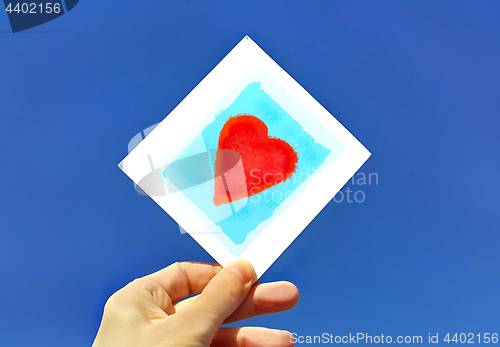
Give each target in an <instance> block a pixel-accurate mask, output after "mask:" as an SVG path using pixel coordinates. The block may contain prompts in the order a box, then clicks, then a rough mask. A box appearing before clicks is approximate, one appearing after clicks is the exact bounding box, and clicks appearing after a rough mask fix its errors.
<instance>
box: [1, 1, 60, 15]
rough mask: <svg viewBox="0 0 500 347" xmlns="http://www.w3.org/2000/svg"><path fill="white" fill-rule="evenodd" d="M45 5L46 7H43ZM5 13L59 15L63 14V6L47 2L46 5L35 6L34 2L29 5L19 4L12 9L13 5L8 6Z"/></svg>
mask: <svg viewBox="0 0 500 347" xmlns="http://www.w3.org/2000/svg"><path fill="white" fill-rule="evenodd" d="M43 5H45V7H44V6H43ZM5 11H7V12H9V13H12V12H17V13H21V12H22V13H44V12H45V13H59V12H61V4H59V3H55V4H52V3H50V2H47V3H45V4H35V3H34V2H32V3H30V4H28V3H26V2H25V3H23V4H20V3H17V4H16V6H15V7H14V8H12V4H10V3H9V4H8V5H7V8H6V9H5Z"/></svg>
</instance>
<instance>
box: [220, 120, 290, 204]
mask: <svg viewBox="0 0 500 347" xmlns="http://www.w3.org/2000/svg"><path fill="white" fill-rule="evenodd" d="M218 148H219V151H218V154H217V158H216V160H215V176H216V177H218V178H219V177H220V178H221V179H216V180H215V194H214V199H213V201H214V204H215V205H217V206H220V205H222V204H226V203H228V202H231V201H236V200H238V199H241V198H244V197H250V196H252V195H255V194H258V193H260V192H262V191H263V190H266V189H268V188H271V187H272V186H274V185H276V184H279V183H282V182H284V181H286V180H287V179H288V178H290V177H291V176H292V175H293V173H294V172H295V170H296V169H297V162H298V156H297V153H296V152H295V150H294V149H293V148H292V146H290V145H289V144H288V143H287V142H286V141H283V140H281V139H277V138H273V137H269V136H268V129H267V126H266V124H265V123H264V122H263V121H262V120H260V119H259V118H257V117H255V116H252V115H249V114H241V115H237V116H234V117H230V118H229V119H228V121H227V122H226V124H224V127H223V128H222V130H221V132H220V135H219V146H218ZM224 149H228V150H232V151H236V152H237V153H239V155H240V157H241V161H242V164H243V171H244V174H245V177H244V180H243V177H241V173H240V174H239V176H240V177H237V176H238V175H235V174H234V173H233V174H225V172H226V171H225V170H224V169H225V168H226V167H227V165H226V164H225V161H226V160H225V158H224V155H219V153H220V152H223V151H220V150H224ZM240 172H241V171H240ZM241 182H246V184H241Z"/></svg>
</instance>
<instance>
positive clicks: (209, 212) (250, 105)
mask: <svg viewBox="0 0 500 347" xmlns="http://www.w3.org/2000/svg"><path fill="white" fill-rule="evenodd" d="M241 114H249V115H253V116H255V117H257V118H259V119H260V120H262V121H263V122H264V123H265V124H266V125H267V127H268V134H269V136H270V137H274V138H279V139H282V140H284V141H286V142H287V143H288V144H290V145H291V146H292V147H293V149H294V150H295V152H296V153H297V155H298V164H297V170H296V171H295V173H294V174H293V175H292V176H291V177H290V178H289V179H288V180H286V181H284V182H282V183H279V184H277V185H274V186H272V187H271V188H269V189H266V190H264V191H262V192H260V193H258V194H256V195H253V196H250V197H248V198H247V199H245V201H241V200H238V201H234V202H230V205H232V206H229V207H228V206H227V205H223V206H215V204H214V202H213V196H214V184H213V181H212V182H210V183H208V184H202V185H196V186H194V187H191V188H188V189H185V190H182V191H181V193H182V194H183V195H184V196H185V197H187V198H188V199H189V200H190V201H191V202H192V203H194V204H195V205H196V206H197V207H198V208H199V209H200V210H201V211H202V213H203V214H205V216H206V217H207V218H208V220H210V221H212V222H213V223H214V226H212V228H211V230H213V231H214V232H215V234H216V235H219V236H221V239H223V240H226V242H224V243H225V245H226V247H227V248H228V249H229V250H230V251H231V252H232V253H233V254H235V253H240V252H241V251H242V249H243V248H242V247H235V246H237V245H242V244H243V243H244V242H245V240H246V239H247V238H248V236H249V234H250V233H251V232H252V231H254V230H256V228H257V227H258V226H259V225H260V224H261V223H263V222H265V221H268V222H270V221H272V219H273V218H275V217H276V216H277V215H278V214H279V213H280V211H279V207H280V205H282V204H283V203H284V202H285V201H286V200H287V199H292V198H291V197H290V195H291V194H292V193H293V192H294V191H295V190H296V189H297V188H299V187H300V186H301V185H304V184H307V181H308V178H310V176H311V175H312V174H313V173H314V172H315V171H316V170H318V168H319V167H320V166H321V165H322V164H323V162H324V161H325V159H326V158H327V157H328V155H330V154H334V156H335V157H338V156H339V155H340V154H341V153H342V151H343V150H344V148H345V146H344V145H343V144H342V143H340V142H338V141H337V143H336V144H337V145H336V146H335V147H334V148H325V147H324V146H323V145H321V144H320V143H318V142H317V141H316V140H315V139H314V138H313V137H312V136H311V135H309V134H308V133H307V131H305V130H304V129H303V127H302V126H301V125H300V124H299V123H298V122H297V121H296V120H295V119H294V118H293V117H292V116H290V115H289V114H288V113H287V112H286V111H285V110H284V109H283V108H282V107H281V106H280V105H279V104H278V103H277V102H276V101H275V100H273V98H271V97H270V96H269V94H267V93H266V91H265V90H264V89H263V88H262V86H261V83H259V82H253V83H250V84H249V85H248V86H246V88H245V89H244V90H243V91H242V92H241V93H240V94H239V95H238V96H237V98H236V100H235V101H234V102H233V103H232V104H231V105H230V106H229V107H227V108H226V109H224V110H221V111H220V112H219V113H218V114H217V115H216V116H215V119H214V120H213V122H211V123H210V124H209V125H207V126H206V127H205V128H204V129H203V130H202V131H201V133H200V135H199V136H198V137H197V138H196V139H195V140H194V141H193V142H192V143H191V144H190V145H188V146H187V147H186V149H185V150H184V151H183V152H182V154H181V155H179V156H178V157H177V158H176V160H179V159H181V158H186V157H188V156H189V155H191V154H193V153H196V152H200V150H210V149H217V148H218V141H219V134H220V132H221V130H222V127H223V126H224V124H225V123H226V122H227V120H228V119H229V118H230V117H234V116H237V115H241ZM200 144H202V145H201V146H200ZM332 151H333V152H334V153H332ZM166 170H168V168H167V169H166ZM191 172H192V174H193V175H204V174H206V172H204V171H203V170H201V171H200V170H196V169H194V168H193V170H192V171H191ZM179 174H180V173H179ZM182 174H184V173H182ZM212 174H213V168H212ZM167 175H169V176H172V175H175V173H172V172H168V174H167ZM174 179H175V178H174ZM178 179H183V178H181V177H178ZM192 180H196V178H192ZM201 181H204V180H201ZM241 204H243V206H241ZM235 205H236V206H235ZM238 205H239V206H238ZM229 208H230V210H231V211H230V212H229ZM215 226H217V227H218V228H216V227H215ZM219 230H220V231H222V233H224V234H225V235H226V236H227V237H228V238H229V240H230V241H231V242H227V239H226V238H225V237H223V236H222V235H220V232H217V231H219ZM253 236H254V237H256V236H258V235H253ZM231 243H233V244H231ZM235 255H236V254H235Z"/></svg>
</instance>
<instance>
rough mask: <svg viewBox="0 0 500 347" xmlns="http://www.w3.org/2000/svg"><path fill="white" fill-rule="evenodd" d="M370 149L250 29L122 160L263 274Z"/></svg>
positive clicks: (191, 223) (149, 188) (160, 199)
mask: <svg viewBox="0 0 500 347" xmlns="http://www.w3.org/2000/svg"><path fill="white" fill-rule="evenodd" d="M369 156H370V152H368V150H367V149H366V148H365V147H364V146H363V145H362V144H361V143H360V142H359V141H358V140H357V139H356V138H355V137H354V136H353V135H351V133H349V131H347V130H346V129H345V128H344V127H343V126H342V125H341V124H340V123H339V122H338V121H337V120H336V119H335V118H334V117H333V116H332V115H331V114H330V113H329V112H328V111H327V110H326V109H325V108H324V107H323V106H321V105H320V104H319V103H318V102H317V101H316V100H315V99H314V98H313V97H312V96H311V95H310V94H309V93H308V92H307V91H306V90H305V89H304V88H302V87H301V86H300V85H299V84H298V83H297V82H296V81H295V80H294V79H293V78H292V77H290V75H288V74H287V73H286V71H284V70H283V69H282V68H281V67H280V66H279V65H278V64H277V63H276V62H274V61H273V60H272V59H271V58H270V57H269V56H268V55H267V54H266V53H265V52H264V51H263V50H262V49H261V48H260V47H259V46H258V45H257V44H256V43H255V42H254V41H252V40H251V39H250V38H249V37H248V36H246V37H245V38H243V40H241V41H240V43H238V45H236V47H234V48H233V49H232V50H231V52H230V53H229V54H228V55H227V56H226V57H225V58H224V59H223V60H222V61H221V62H220V63H219V64H218V65H217V66H216V67H215V68H214V69H213V70H212V71H211V72H210V73H209V74H208V75H207V76H206V77H205V78H204V79H203V80H202V81H201V82H200V83H199V84H198V85H197V86H196V88H194V89H193V90H192V91H191V93H189V95H188V96H186V98H185V99H184V100H182V102H181V103H180V104H179V105H178V106H177V107H176V108H175V109H174V110H173V111H172V112H171V113H170V114H169V115H168V116H167V117H166V118H165V119H164V120H163V121H161V122H160V123H159V124H158V125H157V126H156V128H154V129H153V130H152V131H151V133H150V134H149V135H148V136H147V137H146V138H145V139H144V140H143V141H142V142H140V143H139V144H138V145H137V147H135V148H134V149H133V150H132V151H131V152H130V153H129V154H128V155H127V157H126V158H125V159H123V161H122V162H121V163H120V164H119V167H120V168H121V169H122V170H123V172H125V174H127V175H128V176H129V177H130V178H131V179H132V180H133V181H134V182H135V183H136V184H137V185H138V186H139V187H140V188H141V189H142V190H143V191H144V192H145V193H147V194H148V195H149V196H150V197H151V198H152V199H153V200H154V201H155V202H156V203H157V204H158V205H159V206H160V207H161V208H162V209H163V210H164V211H165V212H167V213H168V214H169V215H170V216H171V217H172V218H173V219H174V220H175V221H176V222H177V223H178V224H179V226H180V227H182V229H184V230H185V231H186V232H187V233H189V234H190V235H191V236H192V237H193V238H194V239H195V240H196V241H197V242H198V243H199V244H200V245H201V246H202V247H203V248H204V249H205V250H206V251H207V252H208V253H209V254H210V255H211V256H212V257H213V258H214V259H215V260H216V261H217V262H219V263H220V264H221V265H222V266H226V265H228V264H229V263H230V262H231V261H233V260H234V259H238V258H241V259H246V260H248V261H250V262H251V263H252V264H253V266H254V267H255V270H256V273H257V276H258V277H260V276H262V274H263V273H264V272H265V271H266V270H267V269H268V268H269V266H271V264H272V263H273V262H274V261H275V260H276V259H277V258H278V257H279V256H280V255H281V253H283V251H285V249H286V248H287V247H288V246H289V245H290V244H291V243H292V242H293V240H294V239H295V238H296V237H297V236H298V235H299V234H300V233H301V232H302V231H303V230H304V229H305V228H306V227H307V225H308V224H309V223H310V222H311V221H312V220H313V219H314V217H316V215H317V214H318V213H319V212H320V211H321V210H322V209H323V208H324V207H325V206H326V204H328V202H329V201H330V200H331V199H332V198H333V197H334V196H335V194H336V193H337V192H338V191H339V190H340V189H341V188H342V187H343V185H344V184H345V183H346V182H347V181H348V180H349V179H350V178H351V177H352V176H353V175H354V174H355V173H356V171H357V170H358V169H359V168H360V167H361V165H363V163H364V162H365V161H366V160H367V159H368V157H369Z"/></svg>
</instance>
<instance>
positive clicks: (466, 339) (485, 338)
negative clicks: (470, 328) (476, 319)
mask: <svg viewBox="0 0 500 347" xmlns="http://www.w3.org/2000/svg"><path fill="white" fill-rule="evenodd" d="M450 337H451V338H450ZM476 337H477V339H476ZM474 340H476V341H474ZM443 341H445V342H448V343H450V342H455V343H458V342H460V343H490V342H491V343H498V334H497V333H493V334H490V333H484V334H476V335H474V334H473V333H468V334H466V333H461V334H458V333H457V334H455V335H453V336H452V335H450V334H449V333H448V334H446V337H445V338H444V339H443Z"/></svg>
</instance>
